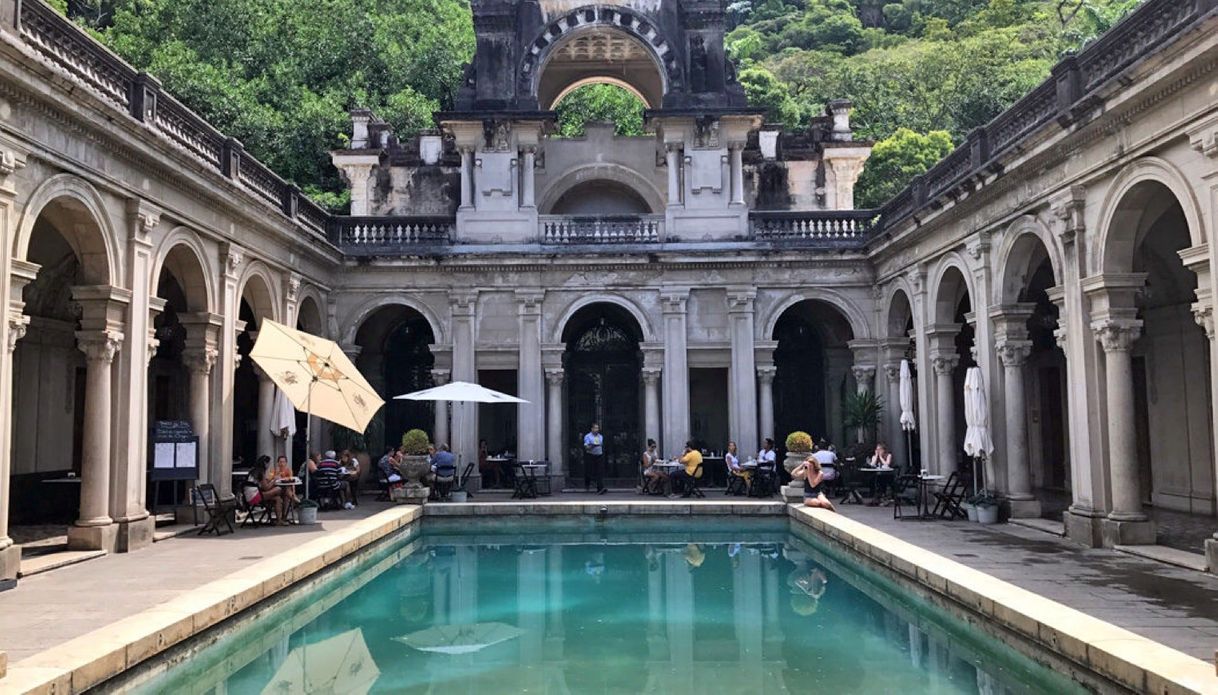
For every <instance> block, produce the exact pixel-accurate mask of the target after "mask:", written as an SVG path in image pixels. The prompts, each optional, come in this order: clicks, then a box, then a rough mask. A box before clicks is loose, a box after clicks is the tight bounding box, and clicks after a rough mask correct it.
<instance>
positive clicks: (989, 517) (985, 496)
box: [968, 490, 998, 524]
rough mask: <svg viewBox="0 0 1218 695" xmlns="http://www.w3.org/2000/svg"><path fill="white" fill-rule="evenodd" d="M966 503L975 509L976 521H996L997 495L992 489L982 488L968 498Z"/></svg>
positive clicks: (984, 522)
mask: <svg viewBox="0 0 1218 695" xmlns="http://www.w3.org/2000/svg"><path fill="white" fill-rule="evenodd" d="M968 504H971V505H973V508H974V509H975V510H977V521H979V522H981V523H983V524H996V523H998V495H997V494H995V493H994V491H992V490H982V491H981V492H978V493H977V494H976V495H973V496H972V497H970V498H969V500H968Z"/></svg>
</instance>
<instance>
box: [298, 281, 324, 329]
mask: <svg viewBox="0 0 1218 695" xmlns="http://www.w3.org/2000/svg"><path fill="white" fill-rule="evenodd" d="M325 306H326V303H325V301H323V300H322V296H321V290H319V289H317V287H315V286H314V285H302V286H301V288H300V301H298V302H297V303H296V316H295V321H293V328H295V327H296V326H297V325H302V326H303V327H302V329H301V330H304V331H306V332H308V333H312V334H314V335H320V336H323V337H324V336H325V333H326V314H325V310H324V307H325ZM314 318H316V320H314Z"/></svg>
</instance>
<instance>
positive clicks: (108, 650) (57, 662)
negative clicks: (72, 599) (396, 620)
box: [0, 505, 423, 694]
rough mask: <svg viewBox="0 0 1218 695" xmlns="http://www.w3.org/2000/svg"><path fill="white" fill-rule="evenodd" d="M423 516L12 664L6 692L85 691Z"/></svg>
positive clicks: (348, 529) (364, 526)
mask: <svg viewBox="0 0 1218 695" xmlns="http://www.w3.org/2000/svg"><path fill="white" fill-rule="evenodd" d="M422 517H423V510H422V508H421V507H418V506H409V505H402V506H396V507H391V508H389V509H386V510H384V511H381V512H377V513H376V514H373V515H372V516H369V517H367V518H364V519H360V520H357V521H355V522H353V523H352V524H350V525H348V526H345V527H343V528H340V529H336V530H334V531H331V532H327V533H326V534H325V535H322V536H319V537H317V538H313V539H310V540H308V541H305V542H304V543H301V544H300V545H299V546H296V547H294V548H292V549H290V550H287V551H284V552H282V553H279V554H276V555H273V556H271V557H269V558H266V559H264V560H260V561H258V562H256V563H254V564H252V565H250V566H249V567H246V568H243V569H240V570H237V571H236V572H232V573H230V574H227V575H224V576H223V577H220V578H219V579H215V580H212V581H210V582H207V583H205V584H203V585H202V586H198V587H195V588H194V589H190V590H188V591H185V592H183V593H182V594H180V595H178V596H176V597H174V598H172V599H169V600H168V601H165V602H162V603H159V604H157V605H155V606H152V607H151V608H148V609H145V610H143V611H140V612H138V613H135V614H133V615H130V616H128V617H126V618H122V619H120V620H118V621H115V622H112V623H109V624H107V625H104V626H102V627H99V628H97V629H95V630H91V631H89V632H86V633H85V634H83V635H79V636H77V637H74V638H72V639H70V640H67V641H65V642H61V643H59V644H57V645H55V646H53V647H51V648H50V649H48V650H46V651H43V652H39V653H38V654H35V655H33V656H30V657H27V658H25V659H22V660H21V661H17V662H13V663H10V664H8V672H7V674H6V675H5V676H4V677H3V678H2V679H0V693H56V694H58V693H80V692H84V691H85V690H88V689H89V688H92V687H95V686H97V685H100V684H102V683H104V682H105V681H107V680H109V679H110V678H113V677H114V676H117V675H118V674H120V673H122V672H123V671H125V670H127V669H129V668H132V667H135V666H137V665H138V664H140V663H142V662H144V661H146V660H147V659H149V658H151V657H153V656H155V655H157V654H160V653H162V652H164V651H166V650H168V649H169V648H171V647H173V646H175V645H177V644H179V643H181V642H183V641H185V640H187V639H190V638H191V637H194V636H196V635H199V634H202V633H203V632H205V631H207V630H208V629H210V628H212V627H214V626H215V625H217V624H219V623H220V622H222V621H223V620H226V619H228V618H230V617H232V616H235V615H237V614H239V613H241V612H242V611H244V610H246V609H247V608H250V607H252V606H254V605H256V604H257V603H259V602H260V601H262V600H264V599H266V598H269V597H272V596H275V595H277V594H280V593H282V592H283V591H285V590H287V589H289V588H290V587H292V586H293V585H294V584H296V583H297V582H300V581H303V580H305V579H307V578H309V577H311V576H313V575H314V574H317V573H318V572H321V571H322V570H324V569H326V568H327V567H330V566H332V565H334V564H335V563H337V562H338V561H339V560H341V559H343V558H345V557H348V556H350V555H352V554H354V553H356V552H358V551H360V550H362V549H363V548H366V547H368V546H370V545H372V544H373V543H375V542H377V541H379V540H381V539H382V538H385V537H386V536H388V535H389V534H391V533H394V532H396V531H398V530H400V529H403V528H405V527H407V526H409V525H410V524H413V523H415V522H416V521H418V520H420V519H421V518H422Z"/></svg>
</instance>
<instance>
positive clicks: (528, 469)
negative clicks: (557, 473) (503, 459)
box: [520, 461, 550, 495]
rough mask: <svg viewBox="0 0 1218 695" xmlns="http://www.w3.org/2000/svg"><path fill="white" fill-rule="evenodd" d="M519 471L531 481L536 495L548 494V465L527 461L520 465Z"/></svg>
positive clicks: (541, 462)
mask: <svg viewBox="0 0 1218 695" xmlns="http://www.w3.org/2000/svg"><path fill="white" fill-rule="evenodd" d="M520 468H521V470H523V471H524V472H525V475H528V476H529V477H530V478H532V479H533V485H534V487H535V488H536V489H537V492H538V494H541V495H549V494H550V464H548V463H546V462H544V461H528V462H525V463H522V464H520Z"/></svg>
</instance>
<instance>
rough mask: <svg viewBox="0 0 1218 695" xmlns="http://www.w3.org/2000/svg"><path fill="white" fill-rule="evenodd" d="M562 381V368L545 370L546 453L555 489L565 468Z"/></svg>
mask: <svg viewBox="0 0 1218 695" xmlns="http://www.w3.org/2000/svg"><path fill="white" fill-rule="evenodd" d="M562 381H563V370H562V369H561V368H559V369H547V370H546V385H547V386H548V387H549V394H548V395H547V397H546V403H547V406H548V408H549V410H548V413H549V417H547V418H546V453H547V455H548V456H549V460H550V476H551V477H552V478H553V479H554V482H556V483H557V484H558V485H557V486H556V487H555V489H561V487H562V483H563V481H564V479H565V478H564V477H563V476H564V475H565V472H564V471H565V470H566V469H565V467H564V465H563V464H564V461H565V459H566V456H565V455H564V454H565V452H564V451H563V441H562V420H563V400H562Z"/></svg>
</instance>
